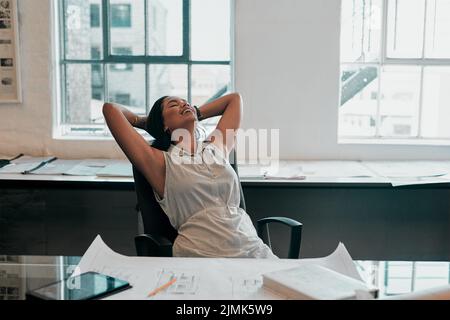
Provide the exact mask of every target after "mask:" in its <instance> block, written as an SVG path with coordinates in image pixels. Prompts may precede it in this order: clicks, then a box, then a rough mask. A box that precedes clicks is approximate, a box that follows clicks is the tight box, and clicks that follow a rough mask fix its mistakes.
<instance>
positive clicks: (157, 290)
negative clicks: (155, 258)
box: [147, 278, 177, 297]
mask: <svg viewBox="0 0 450 320" xmlns="http://www.w3.org/2000/svg"><path fill="white" fill-rule="evenodd" d="M175 281H177V278H173V279H172V280H170V281H169V282H167V283H166V284H163V285H162V286H161V287H158V288H156V289H155V290H153V291H152V292H150V293H149V294H148V296H147V297H152V296H154V295H155V294H157V293H158V292H160V291H162V290H164V289H167V288H168V287H170V286H171V285H173V284H174V283H175Z"/></svg>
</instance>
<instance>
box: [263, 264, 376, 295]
mask: <svg viewBox="0 0 450 320" xmlns="http://www.w3.org/2000/svg"><path fill="white" fill-rule="evenodd" d="M263 283H264V287H266V288H268V289H270V290H273V291H275V292H277V293H279V294H282V295H284V296H287V297H288V298H290V299H301V300H350V299H352V300H354V299H357V298H358V297H360V296H361V293H363V294H365V295H366V296H367V297H372V298H373V295H374V292H372V293H371V292H370V290H369V289H368V288H367V286H366V285H365V283H364V282H362V281H359V280H356V279H353V278H351V277H348V276H346V275H343V274H341V273H338V272H336V271H333V270H330V269H328V268H325V267H322V266H319V265H315V264H307V265H302V266H299V267H295V268H291V269H287V270H278V271H274V272H269V273H266V274H264V275H263Z"/></svg>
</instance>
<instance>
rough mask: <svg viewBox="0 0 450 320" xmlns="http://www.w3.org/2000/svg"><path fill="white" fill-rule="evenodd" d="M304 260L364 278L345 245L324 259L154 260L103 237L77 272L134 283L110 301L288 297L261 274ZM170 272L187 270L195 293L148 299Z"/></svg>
mask: <svg viewBox="0 0 450 320" xmlns="http://www.w3.org/2000/svg"><path fill="white" fill-rule="evenodd" d="M299 264H318V265H321V266H324V267H327V268H330V269H332V270H334V271H337V272H340V273H342V274H344V275H347V276H349V277H352V278H355V279H357V280H361V276H360V275H359V273H358V271H357V269H356V266H355V265H354V263H353V261H352V259H351V257H350V255H349V253H348V252H347V250H346V248H345V246H344V245H343V244H342V243H340V244H339V246H338V247H337V249H336V250H335V251H334V252H333V253H332V254H331V255H329V256H327V257H323V258H318V259H299V260H292V259H279V260H277V259H227V258H201V259H199V258H155V257H152V258H150V257H127V256H124V255H121V254H118V253H116V252H114V251H113V250H111V249H110V248H109V247H108V246H107V245H106V244H105V243H104V242H103V240H102V238H101V237H100V236H97V237H96V238H95V240H94V241H93V242H92V244H91V245H90V247H89V248H88V250H87V251H86V253H85V254H84V255H83V257H82V259H81V261H80V263H79V265H78V267H77V268H76V269H75V272H74V273H73V275H72V276H75V275H78V274H81V273H85V272H89V271H95V272H99V273H103V274H106V275H109V276H113V277H117V278H120V279H123V280H126V281H128V282H130V284H131V285H132V288H131V289H128V290H125V291H123V292H120V293H118V294H115V295H113V296H110V297H107V298H106V299H133V300H144V299H166V300H179V299H183V300H196V299H204V300H215V299H282V298H283V297H280V296H277V295H276V294H274V293H272V292H270V291H268V290H265V289H263V288H262V281H261V275H262V274H263V273H265V272H271V271H275V270H282V269H288V268H292V267H295V266H298V265H299ZM170 273H176V274H180V273H183V274H185V275H186V277H187V278H189V279H187V281H190V282H189V284H191V288H190V291H189V292H187V291H186V292H183V291H182V290H181V291H180V290H178V291H177V290H172V291H171V290H166V291H167V292H161V293H159V294H157V295H155V296H154V297H152V298H148V297H147V295H148V293H149V292H150V291H152V290H153V289H155V288H157V287H158V284H160V283H161V279H162V277H163V276H167V274H170ZM192 287H194V288H195V290H193V289H192ZM174 291H175V292H174Z"/></svg>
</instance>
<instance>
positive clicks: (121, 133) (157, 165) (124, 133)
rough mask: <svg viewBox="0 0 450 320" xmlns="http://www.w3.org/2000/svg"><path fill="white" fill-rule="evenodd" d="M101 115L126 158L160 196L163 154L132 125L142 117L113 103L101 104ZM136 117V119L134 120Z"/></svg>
mask: <svg viewBox="0 0 450 320" xmlns="http://www.w3.org/2000/svg"><path fill="white" fill-rule="evenodd" d="M103 115H104V116H105V120H106V123H107V124H108V127H109V130H110V131H111V133H112V135H113V136H114V139H116V141H117V143H118V144H119V146H120V148H121V149H122V151H123V152H124V153H125V155H126V156H127V158H128V159H129V160H130V162H131V163H132V164H133V165H135V166H136V167H137V168H138V169H139V171H140V172H141V173H142V174H143V175H144V176H145V177H146V178H147V181H148V182H149V183H150V185H151V186H152V187H153V189H155V191H156V192H157V193H158V194H159V195H160V196H161V197H162V196H163V195H164V183H165V181H164V180H165V163H164V155H163V154H162V152H161V151H160V150H157V149H155V148H152V147H151V146H149V144H148V143H147V141H145V139H144V138H143V137H142V136H141V135H140V134H139V133H137V132H136V130H135V129H134V128H133V127H132V125H133V124H135V125H136V126H138V125H141V124H142V122H143V118H141V119H139V117H137V116H136V115H135V114H134V113H132V112H130V111H129V110H127V109H126V108H124V107H123V106H119V105H117V104H113V103H105V104H104V105H103ZM136 118H138V119H137V120H136ZM139 122H140V123H139ZM144 127H145V124H144Z"/></svg>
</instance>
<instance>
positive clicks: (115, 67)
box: [110, 47, 133, 71]
mask: <svg viewBox="0 0 450 320" xmlns="http://www.w3.org/2000/svg"><path fill="white" fill-rule="evenodd" d="M131 51H132V50H131V48H129V47H128V48H127V47H115V48H112V53H113V54H114V55H118V56H129V55H131ZM110 69H111V70H112V71H132V70H133V65H132V64H130V63H116V64H112V65H110Z"/></svg>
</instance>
